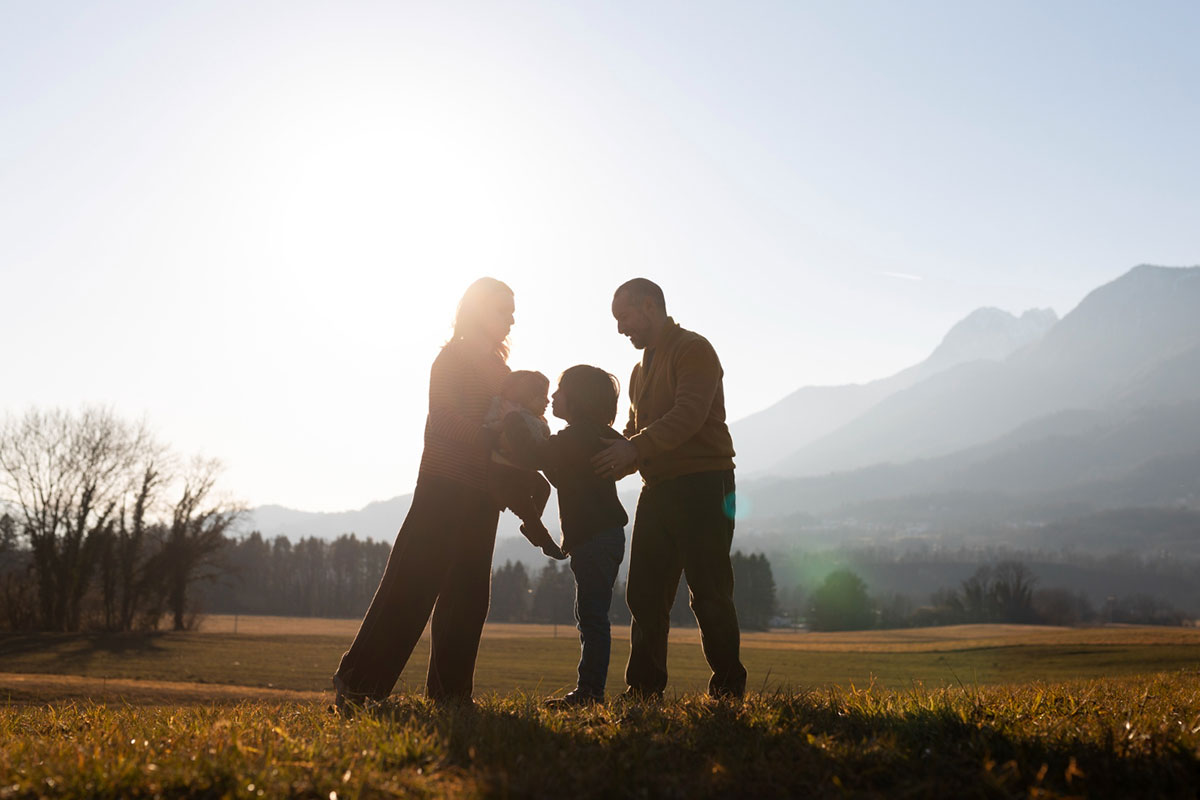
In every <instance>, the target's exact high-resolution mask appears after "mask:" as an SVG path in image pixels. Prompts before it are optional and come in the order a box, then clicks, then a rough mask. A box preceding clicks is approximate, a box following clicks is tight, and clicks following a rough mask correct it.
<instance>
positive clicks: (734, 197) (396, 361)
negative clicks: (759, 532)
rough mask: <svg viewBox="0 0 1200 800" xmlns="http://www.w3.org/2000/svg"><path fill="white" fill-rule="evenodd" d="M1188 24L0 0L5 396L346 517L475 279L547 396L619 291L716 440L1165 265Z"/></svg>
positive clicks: (393, 481)
mask: <svg viewBox="0 0 1200 800" xmlns="http://www.w3.org/2000/svg"><path fill="white" fill-rule="evenodd" d="M1198 37H1200V5H1197V4H1195V3H1191V2H1180V3H1169V2H1144V3H1138V4H1128V3H1116V2H1055V3H1045V2H1022V1H1017V2H1006V3H991V2H970V1H968V2H949V1H947V2H922V1H920V0H917V1H915V2H905V3H891V2H883V1H882V0H880V1H879V2H856V1H855V0H845V1H842V2H826V3H814V2H799V1H793V2H777V3H776V2H745V3H726V2H678V3H671V2H595V3H565V2H541V3H539V2H528V3H526V2H514V3H493V2H478V3H459V2H445V3H417V2H412V3H408V2H398V1H393V2H357V1H355V0H339V2H322V3H315V2H297V1H295V0H289V2H241V1H239V2H207V3H161V2H140V3H139V2H119V1H118V2H104V3H101V2H95V3H88V2H73V3H25V2H18V0H0V330H2V331H3V341H4V347H3V350H2V351H0V352H2V355H0V359H2V360H0V414H14V415H17V414H21V413H23V412H24V411H25V410H27V409H29V408H34V407H37V408H49V407H54V406H61V407H66V408H79V407H82V406H83V405H89V404H90V405H103V406H107V407H109V408H111V409H113V410H114V411H115V412H116V413H118V414H119V415H121V416H124V417H127V418H129V419H131V420H133V419H145V420H146V421H147V422H148V424H149V425H150V426H151V427H152V428H153V429H154V430H155V431H156V432H157V433H158V436H159V437H160V439H162V440H163V441H164V442H166V443H168V444H170V445H171V446H172V447H173V448H174V449H175V450H176V451H178V452H180V453H183V454H203V455H205V456H208V457H215V458H219V459H221V461H222V462H223V463H224V465H225V472H224V479H223V482H224V487H225V489H226V490H227V491H228V492H230V493H232V495H233V496H235V497H237V498H238V499H240V500H241V501H243V502H244V503H246V504H247V505H250V506H255V505H260V504H268V503H278V504H282V505H286V506H290V507H293V508H299V509H304V510H310V511H332V510H341V509H353V508H359V507H361V506H363V505H365V504H366V503H368V502H371V501H374V500H383V499H387V498H391V497H394V496H396V495H399V494H404V493H407V492H409V491H411V489H412V486H413V484H414V482H415V478H416V471H417V464H418V461H419V457H420V449H421V436H422V430H423V426H424V418H425V412H426V409H427V388H428V371H429V365H430V363H431V362H432V360H433V357H434V356H435V355H436V353H437V350H438V348H439V346H440V345H441V344H442V343H444V342H445V341H446V339H447V337H448V335H449V332H450V324H451V321H452V318H453V313H454V308H455V305H456V303H457V301H458V298H459V297H460V295H461V293H462V291H463V290H464V289H465V288H466V286H467V285H468V284H469V283H470V282H471V281H473V280H475V279H476V278H478V277H480V276H482V275H491V276H494V277H497V278H500V279H501V280H504V281H505V282H507V283H508V284H509V285H510V286H511V287H512V288H513V290H514V293H515V298H516V306H517V310H516V325H515V327H514V329H513V333H512V356H511V359H510V364H511V365H512V366H513V367H514V368H519V369H521V368H523V369H539V370H541V371H542V372H545V373H546V374H547V375H550V376H551V377H552V378H554V377H556V376H557V375H558V374H559V373H560V372H561V371H562V370H563V369H565V368H566V367H568V366H571V365H573V364H577V363H591V364H596V365H598V366H601V367H603V368H605V369H607V370H609V371H611V372H613V373H615V374H616V375H617V376H618V377H619V378H620V379H621V381H622V384H624V383H625V382H626V381H627V379H628V375H629V370H630V368H631V367H632V365H633V363H634V362H635V361H636V359H637V357H638V353H637V352H635V351H634V350H633V349H632V347H631V346H630V345H629V343H628V341H627V340H625V339H624V338H623V337H621V336H619V335H618V334H617V332H616V326H615V323H614V321H613V320H612V317H611V314H610V312H609V303H610V301H611V296H612V291H613V289H614V288H615V287H616V286H617V285H618V284H620V283H621V282H623V281H624V280H626V279H628V278H630V277H635V276H643V277H648V278H651V279H652V280H655V281H656V282H658V283H659V284H660V285H661V286H662V287H663V289H664V291H665V293H666V296H667V303H668V311H669V312H670V313H671V314H672V316H673V317H674V318H675V319H676V321H678V322H679V323H680V324H682V325H683V326H684V327H687V328H690V329H692V330H696V331H698V332H700V333H702V334H704V335H705V336H706V337H707V338H708V339H709V340H710V341H711V342H712V343H713V344H714V346H715V347H716V349H717V351H718V353H719V355H720V357H721V359H722V363H723V366H724V368H725V392H726V405H727V409H728V413H729V418H730V419H731V420H737V419H740V418H742V417H745V416H747V415H749V414H751V413H753V412H755V411H758V410H761V409H763V408H765V407H767V406H769V405H771V404H772V403H774V402H776V401H777V400H779V399H780V398H782V397H783V396H785V395H786V394H788V393H789V392H791V391H793V390H795V389H797V388H799V387H801V386H805V385H828V384H839V383H848V382H861V381H867V380H871V379H874V378H879V377H884V376H886V375H889V374H891V373H894V372H896V371H898V370H900V369H902V368H904V367H906V366H909V365H911V364H914V363H916V362H918V361H920V360H921V359H923V358H924V357H925V356H927V355H928V354H929V353H930V352H931V351H932V350H933V349H934V347H935V346H936V345H937V343H938V342H939V341H940V339H941V337H942V336H943V335H944V334H945V333H946V331H947V330H949V328H950V327H951V326H952V325H953V324H954V323H955V322H957V321H958V320H959V319H961V318H963V317H965V316H966V315H967V314H969V313H970V312H971V311H972V310H974V309H976V308H978V307H981V306H996V307H999V308H1003V309H1006V310H1008V311H1012V312H1015V313H1019V312H1021V311H1022V310H1024V309H1027V308H1047V307H1049V308H1053V309H1054V310H1055V311H1057V312H1058V313H1059V314H1060V315H1062V314H1065V313H1067V312H1069V311H1070V310H1071V309H1072V308H1073V307H1074V306H1075V305H1076V304H1078V302H1079V301H1080V300H1081V299H1082V298H1083V297H1084V296H1085V295H1086V294H1087V292H1089V291H1090V290H1092V289H1094V288H1096V287H1097V286H1099V285H1101V284H1103V283H1106V282H1108V281H1110V280H1113V279H1115V278H1117V277H1118V276H1120V275H1121V274H1122V273H1124V272H1126V271H1127V270H1129V269H1130V268H1132V267H1133V266H1135V265H1137V264H1142V263H1152V264H1159V265H1166V266H1191V265H1195V264H1200V241H1198V238H1197V237H1198V234H1197V231H1200V224H1197V223H1198V221H1200V193H1198V192H1197V191H1196V188H1197V186H1200V150H1198V149H1197V148H1196V147H1195V137H1196V132H1197V131H1198V130H1200V48H1197V47H1196V46H1195V42H1196V41H1197V39H1198ZM625 409H626V405H625V404H624V402H623V403H622V407H621V410H620V414H621V415H622V417H623V415H624V414H625V413H626V411H625ZM735 444H736V443H735Z"/></svg>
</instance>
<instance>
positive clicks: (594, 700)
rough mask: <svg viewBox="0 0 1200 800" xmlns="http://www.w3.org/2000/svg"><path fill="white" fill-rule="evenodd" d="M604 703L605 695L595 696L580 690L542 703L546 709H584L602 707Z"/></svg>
mask: <svg viewBox="0 0 1200 800" xmlns="http://www.w3.org/2000/svg"><path fill="white" fill-rule="evenodd" d="M603 703H604V695H602V694H595V693H593V692H583V691H580V690H579V689H575V690H573V691H570V692H567V693H566V694H565V695H563V696H562V697H552V698H550V699H549V700H547V701H546V702H544V703H542V705H543V706H545V707H546V708H551V709H554V708H557V709H564V708H582V707H584V706H594V705H601V704H603Z"/></svg>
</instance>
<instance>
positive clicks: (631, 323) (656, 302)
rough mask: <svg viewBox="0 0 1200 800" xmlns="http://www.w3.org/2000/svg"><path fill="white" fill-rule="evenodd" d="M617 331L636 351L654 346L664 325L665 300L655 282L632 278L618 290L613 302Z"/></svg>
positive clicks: (614, 294) (665, 314) (665, 320)
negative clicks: (627, 339) (626, 337)
mask: <svg viewBox="0 0 1200 800" xmlns="http://www.w3.org/2000/svg"><path fill="white" fill-rule="evenodd" d="M612 315H613V319H615V320H616V321H617V332H618V333H620V334H621V335H623V336H628V337H629V341H630V342H631V343H632V344H633V346H634V347H636V348H637V349H638V350H642V349H644V348H646V347H648V346H649V345H651V344H653V342H654V340H655V339H657V338H658V334H659V332H660V331H661V330H662V329H663V326H665V325H666V324H667V301H666V300H664V299H663V291H662V289H661V288H659V286H658V284H657V283H654V282H653V281H650V280H647V279H645V278H634V279H633V280H631V281H626V282H625V283H622V284H621V285H620V286H618V287H617V291H616V292H614V293H613V301H612Z"/></svg>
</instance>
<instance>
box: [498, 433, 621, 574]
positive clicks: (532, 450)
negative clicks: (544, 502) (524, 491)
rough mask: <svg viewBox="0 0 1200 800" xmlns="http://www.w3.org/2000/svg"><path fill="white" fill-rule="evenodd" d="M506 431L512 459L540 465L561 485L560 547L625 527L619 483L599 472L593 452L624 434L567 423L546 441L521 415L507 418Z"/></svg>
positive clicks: (522, 463) (550, 478)
mask: <svg viewBox="0 0 1200 800" xmlns="http://www.w3.org/2000/svg"><path fill="white" fill-rule="evenodd" d="M504 433H505V435H506V436H507V437H508V442H509V445H510V446H511V447H512V452H513V456H514V459H513V460H514V461H515V462H516V463H518V464H520V465H521V466H524V467H528V468H529V469H540V470H541V471H542V472H543V473H545V475H546V477H547V478H548V479H549V480H550V482H551V483H552V484H554V486H555V488H556V489H558V516H559V521H560V522H561V524H562V534H563V541H562V548H563V550H565V551H566V552H568V553H570V552H571V550H572V549H573V548H576V547H578V546H579V545H581V544H583V543H584V542H586V541H587V540H588V539H590V538H591V537H592V536H594V535H596V534H597V533H599V532H600V531H604V530H609V529H611V528H619V527H624V525H625V524H626V523H627V522H629V517H628V515H626V513H625V509H624V507H622V505H621V501H620V500H618V499H617V485H616V483H614V482H613V481H612V479H611V478H602V477H600V476H598V475H596V474H595V471H594V469H593V467H592V456H593V455H595V454H596V453H598V452H599V451H600V450H601V449H603V448H604V447H606V446H607V445H608V444H609V443H610V442H611V441H612V440H613V439H620V438H621V434H619V433H617V432H616V431H614V430H613V429H612V428H610V427H608V426H607V425H594V424H588V423H581V424H577V425H568V426H567V427H566V428H564V429H563V430H562V431H560V432H559V433H556V434H554V435H553V436H551V437H550V438H549V439H547V440H546V441H544V442H538V441H536V440H535V439H534V438H533V436H532V435H531V434H530V432H529V428H528V427H527V426H526V425H525V424H524V423H523V421H522V420H521V418H520V415H518V414H515V413H514V414H509V415H508V417H506V418H505V420H504Z"/></svg>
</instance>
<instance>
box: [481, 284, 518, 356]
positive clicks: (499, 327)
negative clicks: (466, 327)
mask: <svg viewBox="0 0 1200 800" xmlns="http://www.w3.org/2000/svg"><path fill="white" fill-rule="evenodd" d="M515 310H516V306H515V305H514V304H513V298H512V295H510V294H507V293H505V292H497V293H496V294H495V295H494V296H493V297H492V298H491V299H490V300H489V301H488V302H487V304H486V305H485V306H484V307H483V314H482V316H481V319H480V323H481V324H482V328H483V330H482V332H483V335H484V336H485V337H486V338H487V340H488V341H489V342H491V343H494V344H500V343H501V342H503V341H504V340H505V339H506V338H508V332H509V331H510V330H512V326H513V311H515Z"/></svg>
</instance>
